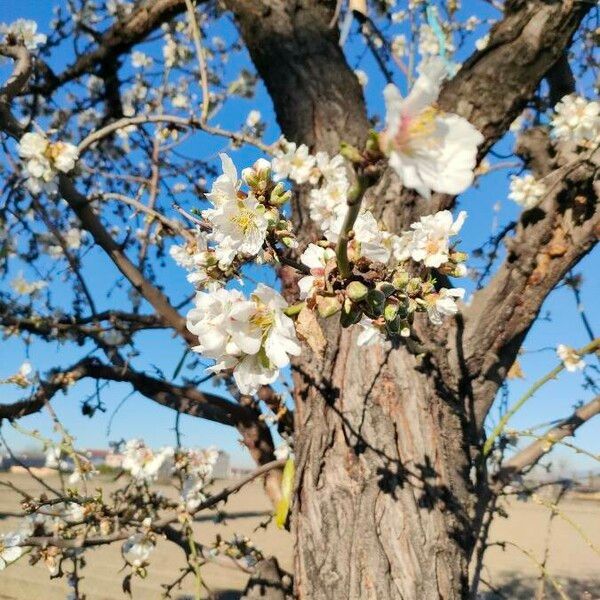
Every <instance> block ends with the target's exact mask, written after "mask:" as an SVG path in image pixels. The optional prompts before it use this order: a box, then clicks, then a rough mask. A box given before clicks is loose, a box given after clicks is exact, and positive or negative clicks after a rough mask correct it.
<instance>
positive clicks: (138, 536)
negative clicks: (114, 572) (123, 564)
mask: <svg viewBox="0 0 600 600" xmlns="http://www.w3.org/2000/svg"><path fill="white" fill-rule="evenodd" d="M153 550H154V544H153V543H152V541H150V540H149V539H148V537H147V536H146V535H144V534H143V533H134V534H133V535H132V536H131V537H129V538H127V540H126V541H125V543H124V544H123V547H122V549H121V552H122V554H123V558H124V559H125V560H126V561H127V563H128V564H129V565H131V566H132V567H144V566H146V565H147V564H148V562H149V560H150V555H151V554H152V551H153Z"/></svg>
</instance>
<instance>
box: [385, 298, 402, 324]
mask: <svg viewBox="0 0 600 600" xmlns="http://www.w3.org/2000/svg"><path fill="white" fill-rule="evenodd" d="M399 308H400V306H399V305H398V303H397V302H391V301H389V300H388V301H387V302H386V303H385V308H384V309H383V317H384V319H385V320H386V321H387V322H388V323H391V322H392V321H394V319H395V318H396V317H397V316H398V310H399Z"/></svg>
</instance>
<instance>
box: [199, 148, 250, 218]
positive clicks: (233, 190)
mask: <svg viewBox="0 0 600 600" xmlns="http://www.w3.org/2000/svg"><path fill="white" fill-rule="evenodd" d="M219 158H220V159H221V166H222V168H223V173H222V174H221V175H219V176H218V177H217V178H216V179H215V181H214V183H213V184H212V188H211V190H210V192H209V193H208V194H206V197H207V198H208V200H210V202H211V203H212V204H213V206H214V207H215V208H219V207H221V206H223V205H224V204H229V203H231V202H235V201H236V200H237V199H238V190H239V189H240V185H241V183H242V182H241V181H240V179H239V178H238V173H237V169H236V168H235V165H234V164H233V161H232V160H231V158H230V157H229V156H228V155H227V154H225V153H221V154H219Z"/></svg>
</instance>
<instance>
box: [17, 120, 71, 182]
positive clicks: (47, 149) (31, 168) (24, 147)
mask: <svg viewBox="0 0 600 600" xmlns="http://www.w3.org/2000/svg"><path fill="white" fill-rule="evenodd" d="M18 151H19V156H20V157H21V158H23V159H25V161H26V162H25V172H26V173H27V176H28V179H27V186H28V188H29V190H30V191H31V192H32V193H34V194H38V193H40V192H41V191H42V190H45V191H47V192H52V191H54V190H55V189H56V182H55V178H56V175H57V171H60V172H62V173H68V172H69V171H71V170H73V168H74V167H75V163H76V162H77V148H76V147H75V146H73V145H72V144H67V143H65V142H50V140H48V138H46V137H45V136H44V135H42V134H41V133H35V132H28V133H26V134H24V135H23V137H21V139H20V140H19V145H18Z"/></svg>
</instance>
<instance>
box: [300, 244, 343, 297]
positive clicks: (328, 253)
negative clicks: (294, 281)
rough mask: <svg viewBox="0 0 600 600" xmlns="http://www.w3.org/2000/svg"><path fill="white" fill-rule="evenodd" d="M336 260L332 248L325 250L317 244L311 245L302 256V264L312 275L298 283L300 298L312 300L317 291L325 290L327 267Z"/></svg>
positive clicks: (306, 276)
mask: <svg viewBox="0 0 600 600" xmlns="http://www.w3.org/2000/svg"><path fill="white" fill-rule="evenodd" d="M334 258H335V252H334V251H333V250H332V249H331V248H323V247H322V246H317V245H316V244H309V245H308V247H307V248H306V250H305V251H304V252H303V253H302V255H301V256H300V262H301V263H302V264H303V265H306V266H307V267H308V268H309V269H310V275H305V276H304V277H302V278H301V279H300V280H299V281H298V287H299V288H300V298H301V299H302V300H304V299H305V298H310V297H311V296H312V295H313V294H314V293H315V292H316V291H318V290H320V289H322V288H323V286H324V283H325V280H324V274H325V266H326V265H327V263H328V262H329V261H330V260H332V259H334Z"/></svg>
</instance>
